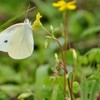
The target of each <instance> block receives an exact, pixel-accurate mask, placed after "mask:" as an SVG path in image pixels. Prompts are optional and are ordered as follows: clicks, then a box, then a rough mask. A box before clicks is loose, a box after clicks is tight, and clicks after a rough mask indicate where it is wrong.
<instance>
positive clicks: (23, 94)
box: [18, 92, 33, 100]
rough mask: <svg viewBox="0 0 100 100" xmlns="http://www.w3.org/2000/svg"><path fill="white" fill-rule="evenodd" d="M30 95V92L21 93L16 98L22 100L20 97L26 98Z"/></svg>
mask: <svg viewBox="0 0 100 100" xmlns="http://www.w3.org/2000/svg"><path fill="white" fill-rule="evenodd" d="M31 95H33V94H32V93H31V92H26V93H22V94H21V95H19V96H18V99H19V100H22V99H24V98H27V97H29V96H31Z"/></svg>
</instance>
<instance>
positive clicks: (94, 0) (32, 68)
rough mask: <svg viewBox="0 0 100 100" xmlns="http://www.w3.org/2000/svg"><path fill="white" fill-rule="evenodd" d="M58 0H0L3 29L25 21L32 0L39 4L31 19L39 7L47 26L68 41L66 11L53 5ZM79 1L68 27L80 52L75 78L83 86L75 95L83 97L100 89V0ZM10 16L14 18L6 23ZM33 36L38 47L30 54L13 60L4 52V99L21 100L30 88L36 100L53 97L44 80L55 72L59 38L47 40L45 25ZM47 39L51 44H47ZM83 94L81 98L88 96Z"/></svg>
mask: <svg viewBox="0 0 100 100" xmlns="http://www.w3.org/2000/svg"><path fill="white" fill-rule="evenodd" d="M54 1H57V0H0V31H2V30H4V29H6V28H7V27H9V26H10V25H13V24H15V23H19V22H23V21H24V19H25V14H23V15H21V14H22V13H23V12H25V11H26V10H27V8H28V5H29V4H30V8H31V7H36V8H35V9H34V10H32V11H30V12H28V14H27V17H28V18H29V19H30V21H31V22H32V23H33V22H34V20H35V15H36V14H37V12H38V11H39V12H40V13H41V15H42V16H43V17H42V19H41V22H42V24H43V26H44V27H46V28H47V29H48V30H50V25H52V26H53V27H54V32H55V36H56V37H57V38H58V39H59V41H60V42H61V44H62V45H64V40H63V38H62V37H63V34H62V29H63V28H62V22H63V17H62V13H61V12H59V11H58V10H57V9H56V8H54V7H53V6H52V3H53V2H54ZM76 4H77V9H76V10H75V11H70V12H68V21H69V22H68V23H69V24H68V27H69V32H70V36H71V46H72V48H75V49H76V51H77V55H78V60H77V64H76V71H75V80H77V81H78V82H79V83H80V87H81V90H80V92H79V93H77V94H76V95H75V96H76V98H80V95H81V92H82V93H83V94H82V95H83V96H86V97H87V94H88V93H90V91H92V92H91V93H94V94H97V93H100V84H99V83H100V78H99V77H100V48H99V47H100V0H77V3H76ZM17 16H19V17H17ZM13 18H14V19H15V20H13ZM10 19H11V21H9V22H8V23H6V22H7V21H8V20H10ZM4 23H6V24H4ZM33 36H34V42H35V45H34V47H35V50H34V52H33V55H32V56H30V57H29V58H26V59H24V60H13V59H11V58H10V57H9V56H8V54H7V53H4V52H0V100H17V97H18V95H19V94H21V93H23V92H25V91H27V90H31V91H33V92H34V91H35V93H36V96H35V97H34V100H50V95H51V94H52V92H51V91H52V87H50V86H49V85H47V88H45V89H44V88H43V86H44V83H43V80H44V79H45V78H46V77H48V76H50V75H52V74H53V71H52V68H54V66H55V58H54V54H55V52H57V53H58V52H59V47H58V45H57V43H56V42H55V41H53V40H47V38H46V37H45V36H46V33H45V32H44V31H43V30H42V29H39V30H37V32H35V31H33ZM46 41H48V48H45V43H46ZM94 77H95V78H94ZM46 84H47V83H46ZM48 84H49V83H48ZM93 85H94V86H93ZM94 87H97V88H94ZM40 88H42V89H40ZM86 91H87V94H86ZM42 92H43V93H42ZM60 95H61V97H59V98H60V99H57V100H63V99H61V98H62V95H63V94H62V93H61V94H60ZM39 97H40V98H41V99H39ZM32 98H33V97H31V96H29V97H28V98H26V99H27V100H33V99H32ZM83 98H84V97H82V98H81V99H82V100H87V99H83ZM91 98H92V97H90V99H89V100H94V99H93V98H95V95H94V97H93V98H92V99H91ZM81 99H76V100H81ZM55 100H56V99H55Z"/></svg>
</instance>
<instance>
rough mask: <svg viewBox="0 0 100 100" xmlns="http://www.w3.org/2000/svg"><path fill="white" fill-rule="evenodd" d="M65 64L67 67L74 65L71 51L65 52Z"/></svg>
mask: <svg viewBox="0 0 100 100" xmlns="http://www.w3.org/2000/svg"><path fill="white" fill-rule="evenodd" d="M66 63H67V65H73V64H74V58H73V51H72V49H70V50H68V51H67V52H66Z"/></svg>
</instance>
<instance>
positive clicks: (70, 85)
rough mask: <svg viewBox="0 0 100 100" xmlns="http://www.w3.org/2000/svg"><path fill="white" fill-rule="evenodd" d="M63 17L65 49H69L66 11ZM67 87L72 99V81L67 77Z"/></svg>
mask: <svg viewBox="0 0 100 100" xmlns="http://www.w3.org/2000/svg"><path fill="white" fill-rule="evenodd" d="M67 13H68V12H67ZM63 19H64V40H65V50H69V49H70V48H71V45H70V36H69V32H68V17H67V15H66V13H64V15H63ZM68 88H69V92H70V97H71V100H73V94H72V81H71V82H70V80H69V79H68Z"/></svg>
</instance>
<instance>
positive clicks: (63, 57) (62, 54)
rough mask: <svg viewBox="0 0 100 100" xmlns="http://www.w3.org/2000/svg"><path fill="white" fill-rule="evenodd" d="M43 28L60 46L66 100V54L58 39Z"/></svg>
mask: <svg viewBox="0 0 100 100" xmlns="http://www.w3.org/2000/svg"><path fill="white" fill-rule="evenodd" d="M42 28H43V29H44V30H45V31H46V32H47V33H48V34H49V36H51V38H52V39H54V40H56V42H57V43H58V45H59V47H60V53H61V56H62V62H63V66H64V100H66V74H68V71H67V69H66V62H65V56H64V53H63V50H62V46H61V44H60V42H59V41H58V39H57V38H55V37H53V35H52V34H51V33H50V32H49V31H48V30H46V29H45V28H44V27H42Z"/></svg>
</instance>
